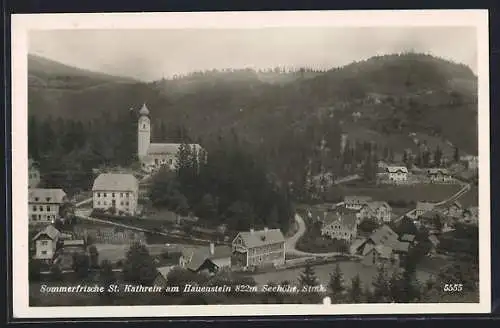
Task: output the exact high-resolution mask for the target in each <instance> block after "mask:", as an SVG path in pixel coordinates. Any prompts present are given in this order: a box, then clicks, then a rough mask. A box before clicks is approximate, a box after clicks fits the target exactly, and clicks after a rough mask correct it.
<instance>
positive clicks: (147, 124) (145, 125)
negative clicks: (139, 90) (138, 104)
mask: <svg viewBox="0 0 500 328" xmlns="http://www.w3.org/2000/svg"><path fill="white" fill-rule="evenodd" d="M150 142H151V121H150V120H149V110H148V108H147V107H146V104H143V105H142V108H141V110H140V111H139V122H138V125H137V155H138V157H139V159H142V158H144V156H146V154H147V152H148V148H149V144H150Z"/></svg>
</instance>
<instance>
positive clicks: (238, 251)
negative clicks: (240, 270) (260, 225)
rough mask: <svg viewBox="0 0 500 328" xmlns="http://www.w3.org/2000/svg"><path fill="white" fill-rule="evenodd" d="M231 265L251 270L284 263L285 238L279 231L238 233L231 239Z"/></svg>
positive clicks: (266, 230) (252, 230) (265, 229)
mask: <svg viewBox="0 0 500 328" xmlns="http://www.w3.org/2000/svg"><path fill="white" fill-rule="evenodd" d="M232 249H233V260H232V264H233V265H236V266H240V267H245V268H251V267H259V266H266V265H274V266H278V265H283V264H284V263H285V237H284V236H283V233H282V232H281V230H280V229H267V228H264V229H263V230H259V231H255V230H254V229H250V231H245V232H240V233H238V235H237V236H236V237H235V238H234V239H233V242H232Z"/></svg>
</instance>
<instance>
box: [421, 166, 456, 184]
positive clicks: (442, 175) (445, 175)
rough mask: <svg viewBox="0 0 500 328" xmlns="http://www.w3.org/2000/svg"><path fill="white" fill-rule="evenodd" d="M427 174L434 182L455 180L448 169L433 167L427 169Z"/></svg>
mask: <svg viewBox="0 0 500 328" xmlns="http://www.w3.org/2000/svg"><path fill="white" fill-rule="evenodd" d="M427 175H428V177H429V180H430V181H431V182H432V183H450V182H452V181H453V177H452V176H451V174H450V173H449V172H448V170H447V169H440V168H432V169H429V170H428V171H427Z"/></svg>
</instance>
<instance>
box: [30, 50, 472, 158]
mask: <svg viewBox="0 0 500 328" xmlns="http://www.w3.org/2000/svg"><path fill="white" fill-rule="evenodd" d="M28 64H29V65H28V68H29V76H30V79H29V90H28V91H29V113H30V115H35V116H37V117H47V116H49V115H50V116H52V117H53V118H57V117H62V118H67V119H73V120H80V121H84V122H85V121H89V120H91V119H93V118H98V117H100V116H101V115H102V113H103V112H106V113H107V114H108V115H110V116H111V117H114V116H117V115H118V114H120V113H123V112H124V111H128V110H129V109H130V108H131V107H134V108H138V107H139V106H140V105H142V103H143V102H146V103H147V105H148V107H149V109H150V111H151V116H152V119H153V125H154V127H153V129H154V128H156V129H159V125H160V122H161V121H163V122H164V123H165V128H166V129H167V130H172V129H175V128H176V127H177V126H184V127H186V128H187V130H188V133H189V134H190V136H192V138H193V139H196V138H197V137H202V138H203V139H206V138H210V137H216V136H219V135H227V134H228V133H231V134H232V133H234V132H236V133H237V134H238V136H239V137H240V138H241V139H243V140H246V141H248V142H250V143H251V144H254V145H256V146H259V147H260V145H262V144H266V145H268V146H271V145H276V143H279V142H280V140H282V139H283V138H284V137H285V136H288V135H289V134H291V133H292V134H299V136H300V135H301V134H303V133H304V131H306V130H307V129H312V130H315V131H316V132H318V130H319V126H320V125H325V120H324V118H325V117H329V118H331V121H332V122H334V121H335V124H341V127H342V131H343V132H344V133H347V134H349V137H350V138H351V139H359V140H360V141H366V140H369V141H376V142H377V143H379V144H381V145H388V146H391V147H393V148H395V149H396V150H397V151H400V150H402V149H404V148H411V147H415V145H414V142H413V141H412V138H410V137H409V133H412V132H416V133H420V134H421V139H423V140H425V139H428V140H429V141H430V142H431V143H432V142H437V143H442V146H443V148H446V147H447V146H446V145H448V146H449V144H450V143H451V144H453V145H456V146H458V147H459V149H461V150H463V151H465V152H467V153H471V154H476V153H477V92H476V89H477V88H476V86H477V78H476V76H475V75H474V74H473V73H472V71H471V70H470V69H469V68H468V67H467V66H465V65H461V64H456V63H451V62H448V61H445V60H443V59H439V58H435V57H432V56H429V55H424V54H413V53H411V54H396V55H386V56H379V57H373V58H370V59H368V60H365V61H361V62H355V63H352V64H349V65H347V66H345V67H341V68H336V69H332V70H329V71H327V72H310V71H306V70H302V71H301V70H299V71H296V72H288V71H285V72H283V71H282V70H279V69H277V70H272V71H260V72H259V71H253V70H250V69H246V70H226V71H216V70H213V71H207V72H198V73H193V74H190V75H187V76H182V77H178V78H176V79H171V80H161V81H157V82H154V83H142V82H136V81H134V80H132V79H128V78H119V77H111V76H108V75H104V74H99V73H93V72H87V71H85V70H79V69H72V68H69V67H67V66H65V65H62V64H57V63H56V62H53V61H48V60H45V59H41V58H40V57H35V56H29V58H28ZM266 74H267V75H266ZM279 75H283V76H284V77H286V78H283V79H281V80H278V79H276V78H275V77H276V76H279ZM264 76H267V80H266V78H263V77H264ZM272 76H274V77H272ZM266 81H267V82H266ZM269 81H272V82H276V81H278V83H268V82H269ZM353 114H354V115H353ZM325 128H326V129H327V130H328V126H326V127H325ZM319 134H321V133H319ZM320 137H321V136H319V135H318V136H316V137H315V139H314V140H311V139H307V140H304V142H306V143H307V144H309V145H311V144H316V143H317V142H318V141H319V140H317V139H318V138H320ZM299 139H300V138H299Z"/></svg>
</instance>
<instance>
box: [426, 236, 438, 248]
mask: <svg viewBox="0 0 500 328" xmlns="http://www.w3.org/2000/svg"><path fill="white" fill-rule="evenodd" d="M428 239H429V241H430V242H431V243H432V244H433V245H434V246H437V245H438V244H439V239H438V238H437V237H436V235H429V238H428Z"/></svg>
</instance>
